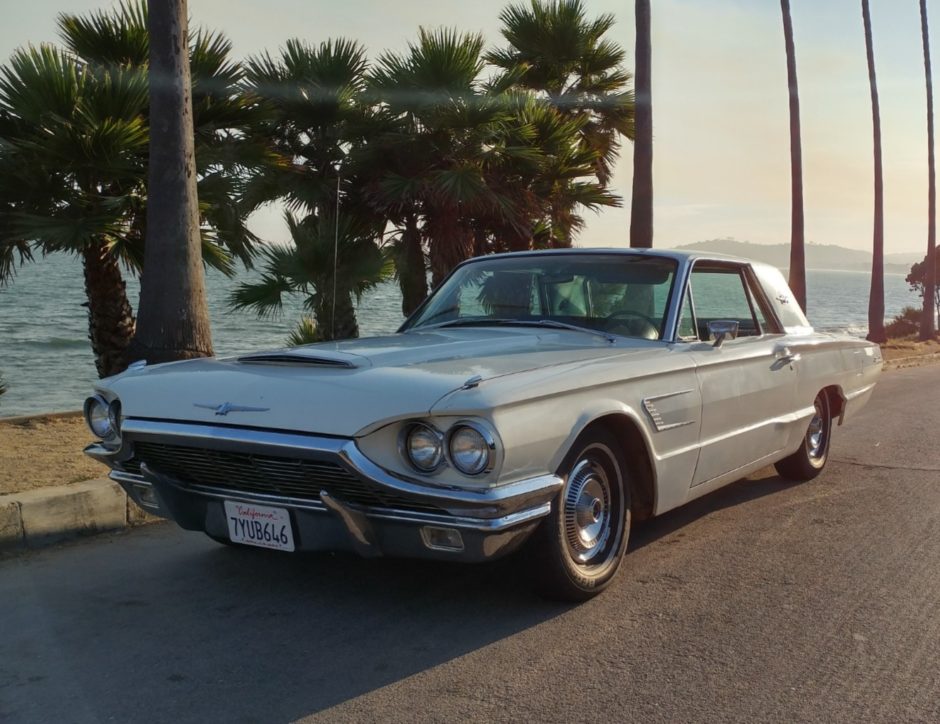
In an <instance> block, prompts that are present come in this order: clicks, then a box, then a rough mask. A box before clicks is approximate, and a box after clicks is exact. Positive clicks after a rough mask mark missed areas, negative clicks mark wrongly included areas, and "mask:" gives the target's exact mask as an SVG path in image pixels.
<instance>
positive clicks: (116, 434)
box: [85, 395, 121, 442]
mask: <svg viewBox="0 0 940 724" xmlns="http://www.w3.org/2000/svg"><path fill="white" fill-rule="evenodd" d="M85 422H86V423H87V425H88V429H89V430H91V432H92V434H93V435H94V436H95V437H97V438H98V439H100V440H106V441H109V442H114V441H116V440H119V439H120V436H121V403H120V402H119V401H118V400H114V401H113V402H111V403H108V402H107V401H106V400H105V399H104V398H103V397H101V396H99V395H93V396H92V397H89V398H88V399H87V400H85Z"/></svg>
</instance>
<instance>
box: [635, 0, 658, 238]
mask: <svg viewBox="0 0 940 724" xmlns="http://www.w3.org/2000/svg"><path fill="white" fill-rule="evenodd" d="M634 5H635V6H636V7H635V11H636V138H635V139H634V143H633V198H632V202H631V210H630V246H632V247H639V248H648V247H651V246H653V82H652V41H651V38H650V3H649V0H635V3H634Z"/></svg>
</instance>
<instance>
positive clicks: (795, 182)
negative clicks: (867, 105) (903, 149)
mask: <svg viewBox="0 0 940 724" xmlns="http://www.w3.org/2000/svg"><path fill="white" fill-rule="evenodd" d="M780 9H781V11H782V13H783V39H784V43H785V45H786V52H787V87H788V88H789V91H790V204H791V207H790V289H791V290H792V291H793V295H794V296H795V297H796V301H797V302H798V303H799V305H800V307H801V308H802V309H803V311H804V312H805V311H806V250H805V248H804V240H803V148H802V144H801V141H800V91H799V88H798V87H797V83H796V51H795V50H794V48H793V22H792V21H791V20H790V0H780Z"/></svg>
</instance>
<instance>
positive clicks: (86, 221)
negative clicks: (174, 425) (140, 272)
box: [0, 46, 147, 376]
mask: <svg viewBox="0 0 940 724" xmlns="http://www.w3.org/2000/svg"><path fill="white" fill-rule="evenodd" d="M146 92H147V91H146V78H145V76H143V75H142V74H141V73H139V72H137V71H136V70H133V69H127V68H120V67H115V68H112V69H109V70H103V71H101V72H92V71H91V70H90V69H89V68H88V67H87V66H84V65H82V64H80V63H79V62H78V61H76V60H75V59H74V58H73V57H71V56H70V55H68V54H66V53H65V52H63V51H60V50H58V49H56V48H54V47H52V46H40V47H39V48H28V49H25V50H19V51H17V52H16V53H14V55H13V57H12V58H11V60H10V63H9V65H8V66H7V67H5V68H3V70H2V76H0V195H2V198H3V212H2V213H3V220H2V221H0V229H2V231H3V234H4V239H3V243H4V245H5V246H7V248H8V249H10V248H12V247H13V246H14V245H17V246H20V247H22V246H23V245H25V244H32V245H35V246H36V247H38V249H39V250H41V251H42V252H43V253H50V252H56V251H68V252H72V253H76V254H78V255H79V256H80V257H81V259H82V264H83V268H84V274H85V291H86V295H87V298H88V326H89V337H90V339H91V344H92V349H93V351H94V353H95V357H96V364H97V367H98V373H99V374H100V375H102V376H106V375H109V374H114V373H115V372H118V371H120V370H121V369H122V368H123V367H122V365H123V357H124V350H125V348H126V347H127V343H128V342H129V340H130V337H131V335H132V334H133V330H134V318H133V314H132V311H131V307H130V304H129V302H128V300H127V295H126V292H125V284H124V280H123V277H122V274H121V269H120V266H119V260H120V258H121V256H122V253H123V252H125V250H126V245H125V241H126V240H127V238H128V237H129V236H130V235H132V234H133V229H132V228H131V225H130V223H129V222H128V219H129V218H130V217H131V216H132V215H133V209H134V208H135V207H136V205H137V204H138V202H139V197H140V195H141V194H142V190H141V184H140V178H141V175H142V173H143V169H144V168H145V167H146V155H145V154H146V143H147V130H146V127H145V125H144V124H143V122H142V121H141V114H142V112H143V110H144V109H145V108H146V103H147V101H146ZM6 269H7V273H9V271H10V269H11V267H10V266H9V265H7V267H6Z"/></svg>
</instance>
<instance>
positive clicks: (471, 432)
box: [399, 420, 497, 475]
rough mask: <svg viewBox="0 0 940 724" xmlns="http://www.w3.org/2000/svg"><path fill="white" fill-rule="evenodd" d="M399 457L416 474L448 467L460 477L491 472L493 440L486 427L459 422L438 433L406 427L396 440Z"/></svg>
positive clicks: (415, 423) (423, 424)
mask: <svg viewBox="0 0 940 724" xmlns="http://www.w3.org/2000/svg"><path fill="white" fill-rule="evenodd" d="M399 450H400V451H401V455H402V457H404V458H405V460H406V461H407V462H408V463H409V464H410V465H411V467H413V468H414V469H415V470H417V471H418V472H420V473H426V474H430V473H434V472H436V471H437V470H438V469H439V468H441V467H443V466H446V465H447V464H450V465H451V466H453V467H454V468H456V469H457V471H459V472H460V473H463V474H464V475H480V474H481V473H487V472H489V471H491V470H492V469H493V467H494V464H495V463H496V452H497V447H496V437H495V435H494V433H492V432H490V430H489V428H488V426H486V425H485V424H483V423H478V422H476V421H473V420H459V421H457V422H455V423H454V424H453V425H452V426H451V427H450V429H446V428H445V432H441V431H440V430H438V429H437V428H436V427H435V426H433V425H432V424H430V423H426V422H421V421H413V422H410V423H408V424H407V425H406V426H405V427H404V429H403V430H402V432H401V435H400V437H399Z"/></svg>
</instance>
